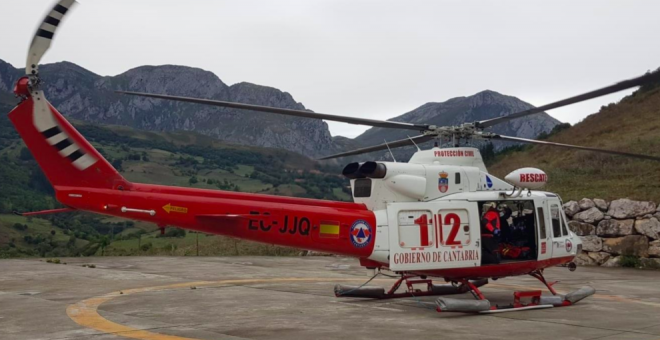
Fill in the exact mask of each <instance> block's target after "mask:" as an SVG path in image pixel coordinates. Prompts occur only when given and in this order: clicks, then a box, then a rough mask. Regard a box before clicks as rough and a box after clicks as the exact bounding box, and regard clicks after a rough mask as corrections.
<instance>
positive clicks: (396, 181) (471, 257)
mask: <svg viewBox="0 0 660 340" xmlns="http://www.w3.org/2000/svg"><path fill="white" fill-rule="evenodd" d="M435 149H437V148H435ZM459 149H471V148H459ZM440 150H442V149H440ZM449 150H453V151H455V150H456V149H449ZM428 151H434V150H433V149H432V150H426V151H420V152H428ZM474 152H476V153H477V155H478V150H476V149H474V150H473V153H474ZM473 153H471V154H473ZM436 154H437V153H436ZM418 158H419V157H418ZM413 159H414V157H413ZM411 161H412V160H411ZM465 163H470V164H469V165H468V164H465V165H463V164H459V165H455V164H439V163H433V162H430V164H420V163H393V162H365V163H361V164H360V163H351V164H349V165H347V166H346V168H345V169H344V175H345V176H347V177H349V178H350V179H351V186H352V188H353V195H354V199H355V201H356V202H358V203H364V204H365V205H366V206H367V207H369V208H370V209H371V210H372V211H374V213H375V215H376V221H377V224H378V226H377V228H376V237H375V248H374V252H373V254H372V255H371V256H370V257H369V260H372V261H375V262H378V263H380V264H382V265H384V266H385V267H388V268H389V269H391V270H393V271H412V270H420V271H421V270H441V269H453V268H470V267H479V266H488V265H501V264H507V263H512V262H523V261H543V260H548V259H552V258H562V257H568V256H575V254H576V252H577V251H579V250H577V248H578V246H577V245H579V244H580V241H579V239H578V238H577V237H576V236H575V235H574V234H572V233H571V232H570V231H569V230H568V228H567V222H566V217H565V216H564V213H563V210H562V209H561V205H562V203H561V200H560V198H559V197H558V196H557V195H556V194H553V193H548V192H542V191H532V190H530V189H531V187H539V186H541V185H542V184H543V183H545V180H546V177H544V176H545V174H543V173H542V171H540V170H538V169H531V168H524V169H519V170H517V172H514V173H512V174H510V176H513V177H514V178H515V180H512V181H510V182H511V183H514V184H515V185H512V184H510V183H507V182H505V181H503V180H500V179H498V178H496V177H494V176H492V175H490V174H488V172H486V171H485V166H483V162H481V158H480V157H479V159H478V161H475V160H470V161H469V162H465ZM521 175H522V176H521ZM507 179H509V176H507ZM521 181H522V182H521ZM524 182H530V184H528V183H524ZM523 187H524V188H525V190H523ZM574 244H575V245H576V246H575V247H574V246H573V245H574Z"/></svg>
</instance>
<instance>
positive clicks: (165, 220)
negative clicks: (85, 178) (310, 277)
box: [56, 183, 376, 257]
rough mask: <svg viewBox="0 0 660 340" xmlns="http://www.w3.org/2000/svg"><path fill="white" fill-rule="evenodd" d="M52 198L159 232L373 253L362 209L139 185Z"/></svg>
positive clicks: (65, 191) (370, 221)
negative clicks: (137, 222)
mask: <svg viewBox="0 0 660 340" xmlns="http://www.w3.org/2000/svg"><path fill="white" fill-rule="evenodd" d="M204 194H208V195H204ZM56 195H57V200H58V201H60V202H62V203H63V204H65V205H66V206H68V207H71V208H75V209H79V210H84V211H89V212H94V213H99V214H105V215H111V216H117V217H123V218H130V219H135V220H141V221H146V222H151V223H155V224H157V225H159V226H167V225H169V226H177V227H181V228H185V229H191V230H197V231H201V232H205V233H210V234H219V235H226V236H231V237H236V238H241V239H247V240H252V241H257V242H262V243H269V244H276V245H281V246H287V247H294V248H301V249H307V250H316V251H322V252H329V253H335V254H341V255H349V256H356V257H368V256H369V255H370V254H371V252H372V251H373V248H374V239H375V232H376V219H375V216H374V214H373V212H371V211H369V210H367V209H366V207H365V206H364V205H362V204H356V203H345V202H331V201H322V200H312V199H300V198H281V197H275V196H271V198H272V200H271V201H266V200H264V198H265V197H269V196H268V195H257V194H240V196H238V195H236V193H232V192H224V191H219V190H200V189H186V188H173V187H166V186H155V185H142V184H137V183H135V184H133V186H132V187H131V189H129V190H117V189H97V188H84V187H60V188H59V190H57V194H56ZM357 233H362V234H361V235H357Z"/></svg>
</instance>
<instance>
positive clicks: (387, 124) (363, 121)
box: [115, 91, 429, 132]
mask: <svg viewBox="0 0 660 340" xmlns="http://www.w3.org/2000/svg"><path fill="white" fill-rule="evenodd" d="M115 92H116V93H121V94H128V95H132V96H140V97H148V98H157V99H165V100H174V101H179V102H187V103H195V104H203V105H212V106H219V107H229V108H233V109H240V110H249V111H258V112H269V113H276V114H281V115H287V116H294V117H303V118H313V119H325V120H331V121H335V122H342V123H348V124H357V125H367V126H376V127H382V128H390V129H406V130H415V131H418V132H419V131H427V130H429V126H428V125H422V124H411V123H402V122H393V121H387V120H375V119H367V118H357V117H347V116H339V115H331V114H327V113H317V112H311V111H304V110H293V109H282V108H278V107H270V106H261V105H252V104H244V103H236V102H225V101H220V100H212V99H200V98H190V97H178V96H169V95H163V94H154V93H142V92H130V91H115Z"/></svg>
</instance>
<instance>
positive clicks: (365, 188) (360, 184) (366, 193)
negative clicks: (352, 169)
mask: <svg viewBox="0 0 660 340" xmlns="http://www.w3.org/2000/svg"><path fill="white" fill-rule="evenodd" d="M353 186H354V188H353V197H371V179H370V178H358V179H356V180H355V182H354V183H353Z"/></svg>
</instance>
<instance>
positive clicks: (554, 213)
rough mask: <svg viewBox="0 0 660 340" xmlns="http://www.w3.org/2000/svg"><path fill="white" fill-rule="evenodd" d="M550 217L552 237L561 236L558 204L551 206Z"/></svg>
mask: <svg viewBox="0 0 660 340" xmlns="http://www.w3.org/2000/svg"><path fill="white" fill-rule="evenodd" d="M550 217H551V218H552V237H561V236H562V234H561V229H562V227H561V222H560V221H561V217H560V211H559V206H558V205H557V204H553V205H551V206H550ZM564 228H566V227H564Z"/></svg>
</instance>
